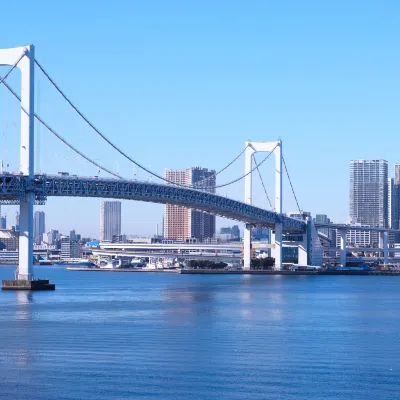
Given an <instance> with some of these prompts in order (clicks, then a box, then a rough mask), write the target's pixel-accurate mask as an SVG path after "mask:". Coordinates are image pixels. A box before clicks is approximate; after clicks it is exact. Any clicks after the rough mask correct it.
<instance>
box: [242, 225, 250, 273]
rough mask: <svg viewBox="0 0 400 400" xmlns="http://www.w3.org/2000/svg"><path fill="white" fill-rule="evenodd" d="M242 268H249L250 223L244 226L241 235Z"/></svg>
mask: <svg viewBox="0 0 400 400" xmlns="http://www.w3.org/2000/svg"><path fill="white" fill-rule="evenodd" d="M243 268H244V269H250V268H251V225H250V224H246V225H245V226H244V236H243Z"/></svg>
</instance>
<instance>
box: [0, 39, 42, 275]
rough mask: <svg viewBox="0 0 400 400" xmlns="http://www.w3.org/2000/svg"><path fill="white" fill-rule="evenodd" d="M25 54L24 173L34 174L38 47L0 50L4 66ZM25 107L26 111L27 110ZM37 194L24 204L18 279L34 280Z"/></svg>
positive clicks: (22, 151)
mask: <svg viewBox="0 0 400 400" xmlns="http://www.w3.org/2000/svg"><path fill="white" fill-rule="evenodd" d="M24 53H25V57H23V58H22V59H21V60H20V62H19V64H18V68H19V69H20V71H21V144H20V146H21V147H20V172H21V174H23V175H25V176H29V177H30V178H31V179H33V176H34V126H35V125H34V100H35V97H34V96H35V93H34V90H35V87H34V82H35V79H34V69H35V68H34V67H35V49H34V46H32V45H31V46H25V47H15V48H12V49H0V65H13V64H14V63H15V61H17V60H18V58H19V57H20V56H21V55H22V54H24ZM24 110H25V111H24ZM34 201H35V199H34V195H33V193H28V194H27V195H26V197H25V198H24V199H22V200H21V204H20V220H19V222H20V236H19V265H18V271H17V278H18V279H20V280H29V279H32V272H33V237H32V236H33V233H32V232H33V205H34Z"/></svg>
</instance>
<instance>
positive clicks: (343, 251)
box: [339, 229, 347, 267]
mask: <svg viewBox="0 0 400 400" xmlns="http://www.w3.org/2000/svg"><path fill="white" fill-rule="evenodd" d="M339 232H340V265H342V266H343V267H344V266H346V255H347V248H346V244H347V232H346V231H345V230H344V229H342V230H339Z"/></svg>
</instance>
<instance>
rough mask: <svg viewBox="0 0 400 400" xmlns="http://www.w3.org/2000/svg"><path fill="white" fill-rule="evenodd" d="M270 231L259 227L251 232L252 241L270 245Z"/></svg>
mask: <svg viewBox="0 0 400 400" xmlns="http://www.w3.org/2000/svg"><path fill="white" fill-rule="evenodd" d="M269 231H270V230H269V229H268V228H264V227H262V226H257V227H255V228H254V229H252V231H251V239H252V240H255V241H260V242H264V243H269V240H270V237H269Z"/></svg>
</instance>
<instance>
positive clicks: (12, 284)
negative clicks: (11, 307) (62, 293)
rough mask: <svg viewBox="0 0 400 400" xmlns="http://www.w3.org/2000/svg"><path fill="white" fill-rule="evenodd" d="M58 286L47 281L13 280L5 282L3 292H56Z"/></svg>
mask: <svg viewBox="0 0 400 400" xmlns="http://www.w3.org/2000/svg"><path fill="white" fill-rule="evenodd" d="M55 288H56V285H54V284H53V283H50V282H49V281H48V280H47V279H37V280H30V279H29V280H28V279H11V280H3V281H2V285H1V289H2V290H55Z"/></svg>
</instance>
